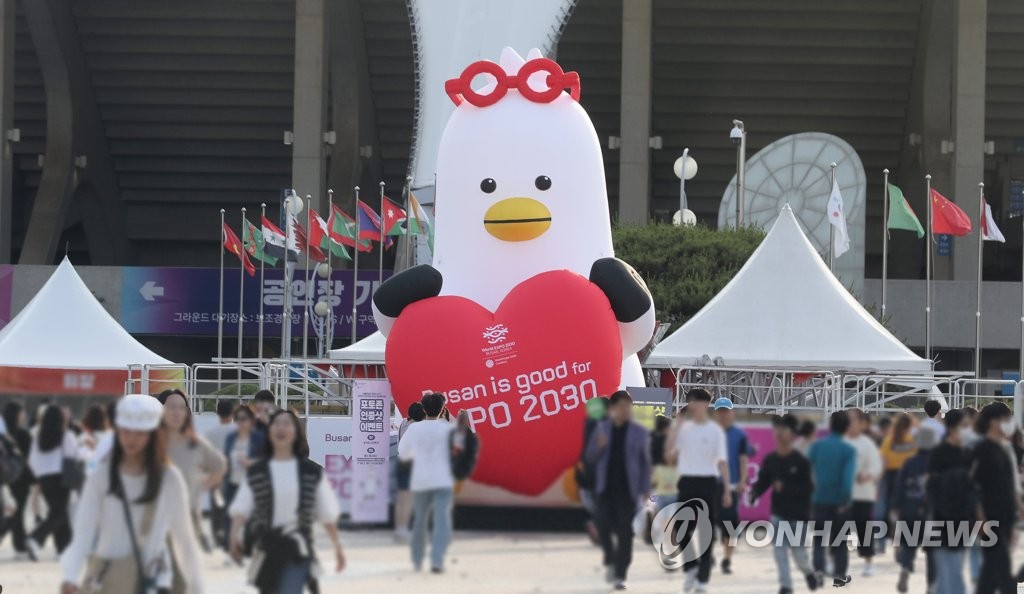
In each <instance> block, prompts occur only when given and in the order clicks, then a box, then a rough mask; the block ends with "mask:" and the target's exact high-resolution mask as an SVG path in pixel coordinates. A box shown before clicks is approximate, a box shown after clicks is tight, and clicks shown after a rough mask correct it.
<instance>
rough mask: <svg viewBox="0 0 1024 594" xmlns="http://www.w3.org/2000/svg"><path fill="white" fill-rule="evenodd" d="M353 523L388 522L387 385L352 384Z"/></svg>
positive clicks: (389, 440) (364, 382) (389, 435)
mask: <svg viewBox="0 0 1024 594" xmlns="http://www.w3.org/2000/svg"><path fill="white" fill-rule="evenodd" d="M352 411H353V412H352V422H353V427H352V429H353V431H352V461H353V467H352V508H351V515H352V521H353V522H367V523H374V524H376V523H383V522H387V521H388V497H389V493H390V490H389V486H388V471H389V466H388V457H389V456H390V454H391V384H390V382H387V381H382V380H359V381H356V382H354V383H353V386H352Z"/></svg>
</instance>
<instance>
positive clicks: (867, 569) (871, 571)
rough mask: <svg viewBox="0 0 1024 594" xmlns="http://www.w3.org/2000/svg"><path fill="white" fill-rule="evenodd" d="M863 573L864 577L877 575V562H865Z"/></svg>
mask: <svg viewBox="0 0 1024 594" xmlns="http://www.w3.org/2000/svg"><path fill="white" fill-rule="evenodd" d="M861 575H862V576H864V577H871V576H873V575H875V564H874V563H865V564H864V571H862V572H861Z"/></svg>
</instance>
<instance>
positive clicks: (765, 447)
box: [739, 425, 775, 522]
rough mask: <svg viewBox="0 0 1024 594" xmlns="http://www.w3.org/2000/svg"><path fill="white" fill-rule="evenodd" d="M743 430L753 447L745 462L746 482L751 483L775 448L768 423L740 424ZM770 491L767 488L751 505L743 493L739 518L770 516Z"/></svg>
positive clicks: (754, 520)
mask: <svg viewBox="0 0 1024 594" xmlns="http://www.w3.org/2000/svg"><path fill="white" fill-rule="evenodd" d="M741 428H742V429H743V432H744V433H746V434H747V441H748V443H750V445H751V446H752V447H753V448H754V449H755V452H754V455H753V456H751V457H750V461H749V463H748V464H747V484H748V485H753V484H754V481H756V480H757V473H758V472H760V471H761V462H762V461H763V460H764V458H765V456H767V455H768V454H769V453H770V452H771V451H772V450H774V449H775V440H774V438H772V428H771V426H770V425H741ZM771 508H772V493H771V490H769V491H768V492H767V493H765V494H764V495H762V496H761V498H760V499H758V500H757V505H754V506H751V505H750V502H749V500H748V499H747V496H746V495H744V496H743V498H742V501H740V508H739V512H740V520H747V521H750V522H756V521H758V520H767V519H769V517H770V516H771Z"/></svg>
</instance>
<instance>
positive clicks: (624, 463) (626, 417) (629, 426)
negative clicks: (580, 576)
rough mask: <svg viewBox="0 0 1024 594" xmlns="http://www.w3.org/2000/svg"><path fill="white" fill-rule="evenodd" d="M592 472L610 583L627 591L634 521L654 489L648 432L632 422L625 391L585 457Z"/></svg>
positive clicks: (619, 394)
mask: <svg viewBox="0 0 1024 594" xmlns="http://www.w3.org/2000/svg"><path fill="white" fill-rule="evenodd" d="M584 457H585V459H586V462H587V463H588V464H589V465H590V467H591V468H592V469H593V478H594V494H595V495H596V497H597V513H598V518H599V521H598V528H599V530H600V539H601V548H602V550H603V551H604V565H605V567H606V568H607V572H608V574H607V578H608V581H610V582H613V583H614V584H615V589H616V590H625V589H626V571H627V570H628V569H629V564H630V562H632V560H633V517H634V516H635V515H636V512H637V509H638V506H639V504H640V501H641V499H647V497H648V495H649V493H650V488H651V447H650V437H649V436H648V434H647V430H646V429H644V428H643V426H641V425H640V424H638V423H636V422H634V421H633V399H632V398H630V396H629V393H627V392H626V391H624V390H623V391H619V392H616V393H614V394H612V396H611V398H610V399H609V400H608V418H607V419H604V420H602V421H600V422H599V423H597V425H596V426H595V427H594V429H593V433H592V434H591V436H590V439H589V440H588V441H587V447H586V450H585V453H584Z"/></svg>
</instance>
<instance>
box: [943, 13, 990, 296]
mask: <svg viewBox="0 0 1024 594" xmlns="http://www.w3.org/2000/svg"><path fill="white" fill-rule="evenodd" d="M954 10H955V15H954V19H953V22H954V23H955V24H954V32H953V41H954V43H953V47H954V50H953V51H954V57H953V79H952V80H953V138H952V140H953V159H952V163H951V167H952V171H951V173H952V180H953V188H952V190H953V196H950V198H951V199H954V200H955V201H956V202H957V204H958V206H960V208H962V209H964V211H966V212H967V214H968V215H970V217H971V220H972V221H974V224H975V227H976V228H975V231H974V233H971V234H970V235H968V236H967V237H964V238H959V239H957V240H956V245H955V246H954V248H953V279H954V280H970V281H974V280H976V279H977V277H978V255H977V254H978V242H979V241H981V230H980V229H978V228H977V227H980V222H979V221H977V220H976V219H977V213H978V204H977V203H978V182H980V181H984V179H985V49H986V43H987V29H988V23H987V19H988V0H954Z"/></svg>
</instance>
